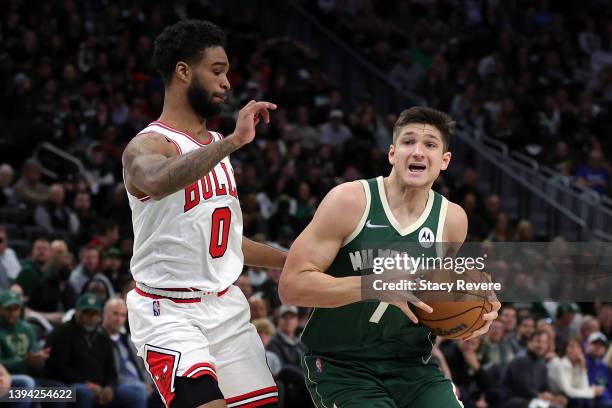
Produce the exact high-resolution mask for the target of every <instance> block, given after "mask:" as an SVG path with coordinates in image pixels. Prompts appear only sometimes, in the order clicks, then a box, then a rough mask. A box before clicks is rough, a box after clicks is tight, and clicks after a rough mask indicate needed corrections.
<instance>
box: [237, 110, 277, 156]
mask: <svg viewBox="0 0 612 408" xmlns="http://www.w3.org/2000/svg"><path fill="white" fill-rule="evenodd" d="M274 109H276V105H275V104H273V103H271V102H265V101H261V102H255V101H253V100H252V101H250V102H249V103H247V104H246V105H245V106H244V108H242V109H240V112H238V119H237V120H236V129H234V133H232V135H231V136H230V137H232V138H233V140H234V141H235V142H236V144H237V145H238V147H241V146H244V145H245V144H247V143H251V142H252V141H253V139H255V126H257V124H258V123H259V120H260V118H263V120H264V122H265V123H270V112H269V111H270V110H274Z"/></svg>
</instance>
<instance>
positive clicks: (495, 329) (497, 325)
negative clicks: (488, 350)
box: [488, 320, 504, 343]
mask: <svg viewBox="0 0 612 408" xmlns="http://www.w3.org/2000/svg"><path fill="white" fill-rule="evenodd" d="M488 336H489V340H490V341H491V342H492V343H499V342H500V341H501V339H502V338H503V337H504V325H503V324H502V322H501V321H499V320H494V321H493V323H491V328H490V329H489V333H488Z"/></svg>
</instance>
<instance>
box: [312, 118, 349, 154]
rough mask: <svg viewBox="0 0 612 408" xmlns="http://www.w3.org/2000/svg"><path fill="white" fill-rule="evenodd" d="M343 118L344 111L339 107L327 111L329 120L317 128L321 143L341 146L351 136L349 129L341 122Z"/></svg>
mask: <svg viewBox="0 0 612 408" xmlns="http://www.w3.org/2000/svg"><path fill="white" fill-rule="evenodd" d="M343 118H344V113H343V112H342V111H341V110H340V109H334V110H332V111H331V112H329V121H327V122H325V123H324V124H322V125H321V126H320V128H319V131H320V132H321V138H320V139H321V143H323V144H328V145H330V146H333V147H337V146H342V145H343V144H344V142H346V141H347V140H348V139H350V138H351V130H350V129H349V128H348V127H347V126H346V125H345V124H344V123H342V119H343Z"/></svg>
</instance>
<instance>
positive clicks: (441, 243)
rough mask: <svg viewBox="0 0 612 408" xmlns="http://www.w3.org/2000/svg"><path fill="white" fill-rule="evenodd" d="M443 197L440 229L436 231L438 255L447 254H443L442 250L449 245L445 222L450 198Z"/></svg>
mask: <svg viewBox="0 0 612 408" xmlns="http://www.w3.org/2000/svg"><path fill="white" fill-rule="evenodd" d="M441 197H442V202H441V203H440V216H439V217H438V230H437V231H436V252H437V253H438V256H444V255H445V254H441V253H440V252H441V251H442V250H443V248H444V247H447V245H446V243H445V242H444V235H443V234H444V223H445V222H446V213H447V211H448V200H447V199H446V197H444V196H441Z"/></svg>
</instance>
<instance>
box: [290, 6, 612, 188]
mask: <svg viewBox="0 0 612 408" xmlns="http://www.w3.org/2000/svg"><path fill="white" fill-rule="evenodd" d="M302 3H304V5H305V6H306V7H307V8H308V9H309V10H311V11H312V12H313V13H314V14H315V15H317V16H318V17H319V18H320V19H321V21H322V22H323V23H324V24H325V26H326V27H328V28H330V29H331V30H333V31H334V32H335V33H336V34H338V35H339V36H340V37H341V38H342V39H343V40H345V41H347V42H348V43H350V44H351V45H352V46H353V47H354V48H355V50H357V51H358V52H360V53H361V54H362V55H363V56H364V57H366V58H367V59H368V61H369V62H370V63H372V64H373V65H375V66H377V67H378V68H380V69H381V70H383V71H384V72H386V73H387V74H388V78H389V80H390V81H391V82H393V83H394V84H396V85H397V86H398V87H399V88H401V89H403V90H405V91H409V92H414V93H416V94H418V95H419V96H421V97H423V98H425V100H426V101H427V103H428V104H429V105H430V106H433V107H436V108H438V109H441V110H443V111H446V112H449V113H450V114H451V116H452V117H453V118H454V119H455V120H457V121H458V122H459V123H461V124H463V125H465V126H466V127H468V128H471V129H472V130H476V131H480V132H484V133H485V134H487V135H490V136H492V137H494V138H495V139H497V140H499V141H501V142H503V143H505V144H507V145H509V146H510V147H511V148H512V149H516V150H519V151H521V152H523V153H526V154H528V155H529V156H531V157H533V158H535V159H536V160H537V161H538V162H539V163H541V164H546V165H547V166H550V167H552V168H554V169H555V170H556V171H558V172H560V173H562V174H563V176H564V177H565V179H566V181H567V182H568V184H569V183H570V182H574V181H575V182H578V183H580V184H582V185H584V186H588V187H591V188H593V189H594V190H596V191H598V192H600V193H607V194H609V193H610V161H609V160H608V159H607V158H608V157H609V155H610V153H611V152H612V143H611V142H610V138H608V137H606V135H607V134H609V133H610V131H611V130H612V117H611V112H612V110H611V109H610V108H611V107H612V13H611V11H610V7H609V3H608V2H607V1H599V0H589V1H581V2H575V1H548V0H510V1H497V0H468V1H459V0H397V1H371V0H346V1H342V0H306V1H302Z"/></svg>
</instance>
